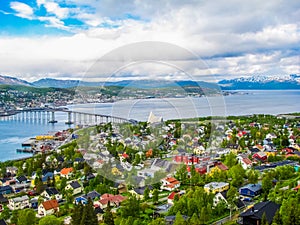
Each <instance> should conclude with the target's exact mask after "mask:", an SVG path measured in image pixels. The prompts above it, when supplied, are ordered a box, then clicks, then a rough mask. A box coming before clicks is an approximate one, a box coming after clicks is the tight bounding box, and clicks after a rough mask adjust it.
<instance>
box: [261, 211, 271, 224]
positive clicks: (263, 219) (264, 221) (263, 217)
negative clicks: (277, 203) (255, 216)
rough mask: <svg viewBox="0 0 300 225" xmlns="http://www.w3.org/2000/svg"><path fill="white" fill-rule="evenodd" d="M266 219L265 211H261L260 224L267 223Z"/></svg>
mask: <svg viewBox="0 0 300 225" xmlns="http://www.w3.org/2000/svg"><path fill="white" fill-rule="evenodd" d="M268 224H269V223H268V220H267V215H266V212H264V213H263V215H262V218H261V222H260V225H268Z"/></svg>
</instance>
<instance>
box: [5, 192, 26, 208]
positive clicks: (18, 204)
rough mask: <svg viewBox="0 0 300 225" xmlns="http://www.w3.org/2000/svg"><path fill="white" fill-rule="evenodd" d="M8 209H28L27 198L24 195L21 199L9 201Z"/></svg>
mask: <svg viewBox="0 0 300 225" xmlns="http://www.w3.org/2000/svg"><path fill="white" fill-rule="evenodd" d="M8 208H9V209H11V210H17V209H25V208H29V197H28V196H27V195H24V196H22V197H16V198H11V199H9V200H8Z"/></svg>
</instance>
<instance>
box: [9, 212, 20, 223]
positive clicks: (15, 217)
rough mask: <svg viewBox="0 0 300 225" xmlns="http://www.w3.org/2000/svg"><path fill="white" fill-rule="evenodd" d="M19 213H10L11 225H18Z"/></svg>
mask: <svg viewBox="0 0 300 225" xmlns="http://www.w3.org/2000/svg"><path fill="white" fill-rule="evenodd" d="M19 212H20V210H14V211H12V216H11V219H10V223H11V224H17V223H18V217H19Z"/></svg>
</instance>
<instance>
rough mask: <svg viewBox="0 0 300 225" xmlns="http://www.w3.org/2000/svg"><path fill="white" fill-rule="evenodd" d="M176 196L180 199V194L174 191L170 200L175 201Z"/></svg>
mask: <svg viewBox="0 0 300 225" xmlns="http://www.w3.org/2000/svg"><path fill="white" fill-rule="evenodd" d="M175 195H178V197H180V195H179V193H178V192H175V191H173V192H172V193H171V194H170V195H169V196H168V199H170V200H174V197H175Z"/></svg>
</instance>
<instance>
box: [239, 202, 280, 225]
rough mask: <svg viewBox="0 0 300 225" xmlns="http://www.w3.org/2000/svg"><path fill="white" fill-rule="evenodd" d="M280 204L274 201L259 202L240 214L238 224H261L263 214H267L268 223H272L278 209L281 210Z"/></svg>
mask: <svg viewBox="0 0 300 225" xmlns="http://www.w3.org/2000/svg"><path fill="white" fill-rule="evenodd" d="M279 208H280V205H278V204H276V203H274V202H272V201H267V202H259V203H257V204H255V205H254V206H253V207H251V208H250V209H248V210H247V211H245V212H243V213H241V214H240V215H239V219H238V224H243V225H252V224H257V225H260V224H261V219H262V217H263V214H265V215H266V217H267V221H268V224H271V223H272V221H273V217H274V215H275V213H276V211H277V210H279Z"/></svg>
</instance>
